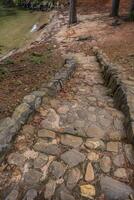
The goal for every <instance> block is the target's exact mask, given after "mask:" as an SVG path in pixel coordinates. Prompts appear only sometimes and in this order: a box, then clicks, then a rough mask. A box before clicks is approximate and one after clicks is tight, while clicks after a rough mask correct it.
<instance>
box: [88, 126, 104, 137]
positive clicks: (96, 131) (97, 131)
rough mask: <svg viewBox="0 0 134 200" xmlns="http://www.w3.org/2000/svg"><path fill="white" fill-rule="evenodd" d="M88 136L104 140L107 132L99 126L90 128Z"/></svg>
mask: <svg viewBox="0 0 134 200" xmlns="http://www.w3.org/2000/svg"><path fill="white" fill-rule="evenodd" d="M86 135H87V136H88V137H90V138H99V139H101V138H104V136H105V132H104V130H102V129H101V128H100V127H98V126H90V127H88V129H87V131H86Z"/></svg>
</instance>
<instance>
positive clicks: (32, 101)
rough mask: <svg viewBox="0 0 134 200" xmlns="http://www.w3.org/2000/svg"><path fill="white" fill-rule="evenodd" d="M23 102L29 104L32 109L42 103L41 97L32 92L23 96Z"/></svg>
mask: <svg viewBox="0 0 134 200" xmlns="http://www.w3.org/2000/svg"><path fill="white" fill-rule="evenodd" d="M23 102H24V103H27V104H29V105H30V107H31V108H32V109H37V108H39V106H40V105H41V97H39V96H38V97H37V96H35V95H33V94H30V95H27V96H25V97H24V98H23Z"/></svg>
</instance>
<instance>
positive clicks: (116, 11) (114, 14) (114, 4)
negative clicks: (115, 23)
mask: <svg viewBox="0 0 134 200" xmlns="http://www.w3.org/2000/svg"><path fill="white" fill-rule="evenodd" d="M119 6H120V0H112V13H111V16H112V17H117V16H118V14H119Z"/></svg>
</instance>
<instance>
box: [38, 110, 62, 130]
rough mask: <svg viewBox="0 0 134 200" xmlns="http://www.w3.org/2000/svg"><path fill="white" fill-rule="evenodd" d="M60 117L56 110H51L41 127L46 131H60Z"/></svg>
mask: <svg viewBox="0 0 134 200" xmlns="http://www.w3.org/2000/svg"><path fill="white" fill-rule="evenodd" d="M59 122H60V117H59V115H57V113H56V112H55V110H54V109H50V110H49V113H48V115H47V118H46V119H44V120H43V121H42V122H41V127H42V128H46V129H52V130H53V129H54V130H58V129H59V128H60V127H59Z"/></svg>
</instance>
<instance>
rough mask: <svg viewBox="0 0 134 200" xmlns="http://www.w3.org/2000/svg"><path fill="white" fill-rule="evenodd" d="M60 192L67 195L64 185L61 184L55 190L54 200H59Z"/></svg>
mask: <svg viewBox="0 0 134 200" xmlns="http://www.w3.org/2000/svg"><path fill="white" fill-rule="evenodd" d="M61 192H65V193H69V191H68V189H67V188H66V186H65V184H64V183H62V184H61V185H60V186H59V187H58V188H57V190H56V192H55V193H56V196H55V200H59V199H60V196H61Z"/></svg>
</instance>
